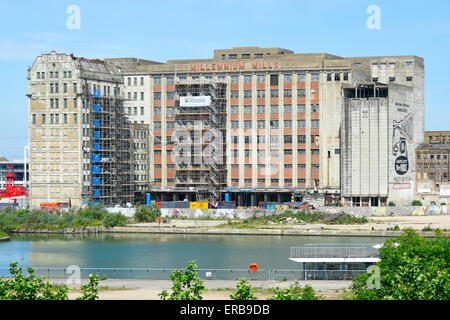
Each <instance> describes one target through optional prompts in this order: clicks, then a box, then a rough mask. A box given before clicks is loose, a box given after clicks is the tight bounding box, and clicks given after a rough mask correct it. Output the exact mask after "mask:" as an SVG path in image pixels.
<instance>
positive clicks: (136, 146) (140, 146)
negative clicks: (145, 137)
mask: <svg viewBox="0 0 450 320" xmlns="http://www.w3.org/2000/svg"><path fill="white" fill-rule="evenodd" d="M133 147H134V150H138V149H144V150H145V149H147V144H146V143H144V142H141V143H136V142H135V143H133Z"/></svg>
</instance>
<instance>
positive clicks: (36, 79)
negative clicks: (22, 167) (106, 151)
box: [27, 51, 131, 207]
mask: <svg viewBox="0 0 450 320" xmlns="http://www.w3.org/2000/svg"><path fill="white" fill-rule="evenodd" d="M97 93H98V94H97ZM122 93H123V78H122V75H121V74H120V72H119V70H118V69H117V67H115V66H113V65H111V64H106V63H105V62H104V61H101V60H89V59H84V58H77V57H74V56H73V55H67V54H59V53H56V52H55V51H52V52H51V53H49V54H43V55H41V56H38V57H37V58H36V60H35V62H34V64H33V66H32V67H30V68H29V69H28V94H27V96H28V110H29V119H28V121H29V143H30V189H31V191H30V205H31V206H32V207H36V206H39V205H40V204H41V203H45V202H51V203H55V202H56V203H59V202H61V203H65V204H69V205H71V206H75V207H77V206H80V205H82V204H83V203H84V202H89V201H92V197H93V193H94V189H93V188H92V179H91V178H92V158H91V155H92V153H93V152H94V151H95V150H94V148H96V147H97V145H96V144H95V143H96V142H98V141H95V140H96V135H94V132H95V131H96V130H94V121H95V120H94V119H96V117H95V116H94V115H93V112H94V102H95V103H96V104H99V103H100V102H99V101H100V100H102V101H108V103H107V106H106V104H103V103H102V105H104V106H105V109H104V110H103V111H104V112H105V113H107V112H109V111H107V109H108V110H109V108H110V107H111V106H112V104H110V103H112V102H111V101H113V100H114V101H116V97H117V96H119V95H120V94H122ZM97 100H98V101H97ZM116 107H117V106H116V105H115V107H114V108H116ZM120 109H122V107H120ZM103 111H102V112H103ZM109 114H110V115H111V114H114V117H115V116H116V115H117V116H119V115H118V114H116V113H115V112H114V113H109ZM99 121H100V120H99ZM96 123H97V122H95V124H96ZM117 138H120V136H118V137H117ZM130 138H131V136H130ZM130 141H131V140H130ZM130 160H131V159H130ZM128 171H129V170H128ZM129 201H131V199H129Z"/></svg>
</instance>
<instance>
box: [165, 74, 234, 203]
mask: <svg viewBox="0 0 450 320" xmlns="http://www.w3.org/2000/svg"><path fill="white" fill-rule="evenodd" d="M192 96H193V97H195V96H207V97H210V99H211V100H210V103H206V104H205V105H201V106H181V104H180V99H181V98H183V97H192ZM225 108H226V83H225V82H217V81H216V82H212V81H211V82H205V83H189V84H188V83H177V84H176V85H175V113H174V115H175V129H176V130H175V132H176V138H175V140H174V151H175V154H174V156H175V187H176V188H177V189H184V190H195V191H196V198H197V201H205V200H208V201H210V202H211V203H213V202H217V201H220V200H221V198H222V196H221V193H222V191H223V190H224V189H225V187H226V171H225V168H226V153H225V151H226V140H225V124H226V112H225Z"/></svg>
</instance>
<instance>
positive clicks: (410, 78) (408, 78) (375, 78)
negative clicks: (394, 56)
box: [372, 77, 413, 82]
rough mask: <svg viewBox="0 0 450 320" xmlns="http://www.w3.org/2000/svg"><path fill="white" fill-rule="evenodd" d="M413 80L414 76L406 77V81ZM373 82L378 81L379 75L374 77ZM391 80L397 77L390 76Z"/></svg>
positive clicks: (393, 80)
mask: <svg viewBox="0 0 450 320" xmlns="http://www.w3.org/2000/svg"><path fill="white" fill-rule="evenodd" d="M412 80H413V77H406V82H411V81H412ZM372 81H373V82H378V77H373V78H372ZM389 82H395V77H389Z"/></svg>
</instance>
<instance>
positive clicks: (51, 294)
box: [0, 262, 99, 300]
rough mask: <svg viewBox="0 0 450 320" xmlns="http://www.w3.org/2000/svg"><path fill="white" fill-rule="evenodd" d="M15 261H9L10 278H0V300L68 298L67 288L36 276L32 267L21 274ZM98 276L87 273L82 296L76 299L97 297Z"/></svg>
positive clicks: (93, 298)
mask: <svg viewBox="0 0 450 320" xmlns="http://www.w3.org/2000/svg"><path fill="white" fill-rule="evenodd" d="M17 265H18V264H17V262H11V264H10V267H9V272H10V273H11V275H12V278H11V279H1V278H0V300H68V299H69V298H68V293H69V288H67V287H66V286H63V287H59V286H56V285H54V284H52V283H50V282H45V281H44V280H45V277H42V278H37V277H36V276H35V275H34V269H33V268H27V271H28V274H27V275H25V274H22V268H21V267H18V266H17ZM98 284H99V278H98V276H97V275H95V274H93V275H92V274H91V275H89V283H88V284H86V285H84V286H82V287H81V290H82V296H81V297H79V298H77V300H96V299H98V293H97V292H98Z"/></svg>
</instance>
